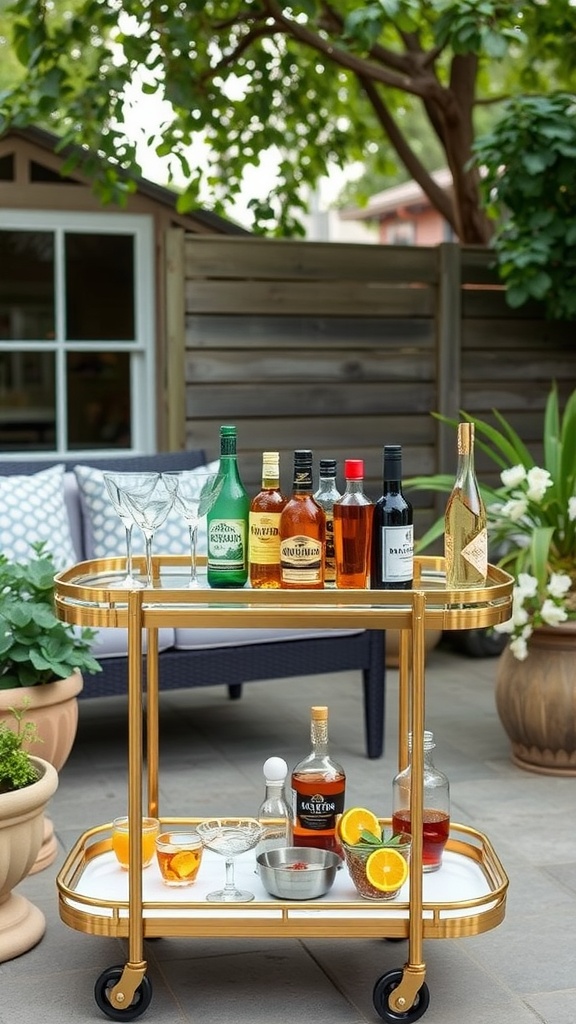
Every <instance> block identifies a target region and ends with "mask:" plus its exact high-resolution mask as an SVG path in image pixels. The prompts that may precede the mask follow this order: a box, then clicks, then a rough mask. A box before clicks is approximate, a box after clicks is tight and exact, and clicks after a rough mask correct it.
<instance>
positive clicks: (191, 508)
mask: <svg viewBox="0 0 576 1024" xmlns="http://www.w3.org/2000/svg"><path fill="white" fill-rule="evenodd" d="M162 480H163V481H164V483H165V484H166V487H167V488H168V490H169V491H170V492H171V494H173V495H174V509H175V510H176V512H177V513H178V515H180V516H182V519H184V521H185V522H186V523H187V524H188V530H189V532H190V578H189V581H188V586H189V587H190V588H196V587H198V586H199V583H198V576H197V572H196V541H197V537H198V523H199V522H200V519H201V518H202V516H205V515H206V513H207V512H209V511H210V509H211V508H212V506H213V504H214V502H215V501H216V498H217V497H218V495H219V494H220V490H221V488H222V483H223V481H222V480H219V481H218V483H216V481H217V480H218V474H217V473H215V472H214V473H211V472H209V471H207V472H205V473H203V472H199V471H198V470H197V469H194V470H192V469H183V470H180V471H174V472H168V473H162Z"/></svg>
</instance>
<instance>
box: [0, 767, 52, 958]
mask: <svg viewBox="0 0 576 1024" xmlns="http://www.w3.org/2000/svg"><path fill="white" fill-rule="evenodd" d="M32 760H33V761H34V763H35V764H36V765H37V766H38V768H39V769H40V771H41V772H42V774H41V777H40V779H39V780H38V782H34V783H33V784H32V785H31V786H26V787H25V788H24V789H17V790H15V791H14V792H13V793H0V963H3V962H4V961H5V960H12V959H13V958H14V957H16V956H20V954H21V953H25V952H26V951H27V950H29V949H32V947H33V946H35V945H36V943H37V942H39V941H40V939H41V938H42V936H43V935H44V932H45V930H46V920H45V918H44V915H43V914H42V912H41V911H40V910H39V909H38V908H37V907H35V906H34V904H33V903H31V902H30V901H29V900H28V899H26V897H24V896H22V895H20V894H19V893H13V892H12V889H13V888H14V887H15V886H17V885H18V884H19V883H20V882H21V881H22V879H24V878H25V877H26V875H28V874H29V873H30V870H31V868H32V866H33V864H34V862H35V860H36V857H37V855H38V851H39V850H40V847H41V845H42V838H43V832H44V824H43V818H44V809H45V807H46V804H47V803H48V801H49V799H50V797H52V796H53V795H54V793H55V792H56V789H57V788H58V773H57V771H56V769H55V768H54V766H53V765H51V764H50V763H49V762H48V761H45V760H43V759H42V758H40V757H33V759H32Z"/></svg>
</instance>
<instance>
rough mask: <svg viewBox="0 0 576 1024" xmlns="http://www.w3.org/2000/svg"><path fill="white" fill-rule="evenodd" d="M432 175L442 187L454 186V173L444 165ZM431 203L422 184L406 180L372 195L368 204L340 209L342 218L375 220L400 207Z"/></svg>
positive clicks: (447, 188) (445, 188) (446, 189)
mask: <svg viewBox="0 0 576 1024" xmlns="http://www.w3.org/2000/svg"><path fill="white" fill-rule="evenodd" d="M431 177H432V178H433V179H434V181H435V182H436V184H437V185H439V186H440V188H442V189H444V190H445V191H448V190H449V189H450V187H451V186H452V174H451V173H450V171H449V170H448V168H446V167H444V168H442V169H441V170H439V171H432V174H431ZM422 204H425V205H429V204H430V200H429V199H428V197H427V195H426V194H425V192H423V190H422V189H421V188H420V185H418V184H417V182H415V181H404V182H403V183H402V184H401V185H394V186H393V187H392V188H386V189H384V190H383V191H382V192H376V193H375V194H374V195H373V196H370V198H369V200H368V202H367V204H366V206H363V207H351V208H348V209H345V210H341V211H340V216H341V218H342V220H373V219H376V218H379V217H382V216H383V215H384V214H386V213H392V212H393V211H395V210H397V209H398V208H407V207H414V206H420V205H422Z"/></svg>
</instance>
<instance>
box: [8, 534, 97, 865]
mask: <svg viewBox="0 0 576 1024" xmlns="http://www.w3.org/2000/svg"><path fill="white" fill-rule="evenodd" d="M32 549H33V555H32V557H31V558H30V559H29V561H27V562H11V561H9V560H8V559H7V558H6V557H5V556H4V555H1V554H0V720H1V719H2V718H4V719H6V718H7V717H9V716H10V714H11V708H12V707H13V705H14V704H15V703H16V702H22V700H25V701H26V704H27V707H28V714H29V718H30V720H31V721H33V722H35V724H36V727H37V730H38V734H39V736H40V738H41V740H42V742H43V744H44V747H43V753H44V754H45V757H46V760H47V761H50V763H51V764H53V765H54V767H55V768H56V769H57V770H58V771H60V770H61V768H62V767H63V766H64V764H65V763H66V760H67V758H68V755H69V754H70V751H71V749H72V744H73V742H74V738H75V736H76V730H77V725H78V701H77V697H78V694H79V693H80V691H81V689H82V686H83V679H82V674H81V673H82V671H85V672H99V671H100V665H99V664H98V662H97V661H96V660H95V658H94V657H93V655H92V653H91V648H92V641H93V639H94V636H95V632H94V630H92V629H86V628H85V629H82V630H78V629H76V628H75V627H74V626H72V625H69V624H67V623H64V622H62V621H61V620H60V619H58V617H57V616H56V615H55V613H54V574H55V571H56V570H55V565H54V561H53V559H52V556H51V555H50V554H49V553H48V552H47V551H46V549H45V545H44V544H42V543H38V544H33V545H32ZM45 827H46V836H45V843H44V846H43V848H42V851H41V856H40V858H39V862H38V865H37V867H36V870H39V868H41V867H46V866H47V865H48V864H49V863H51V862H52V861H53V859H54V857H55V856H56V843H55V840H54V838H53V833H52V829H51V825H50V823H49V822H48V821H46V825H45Z"/></svg>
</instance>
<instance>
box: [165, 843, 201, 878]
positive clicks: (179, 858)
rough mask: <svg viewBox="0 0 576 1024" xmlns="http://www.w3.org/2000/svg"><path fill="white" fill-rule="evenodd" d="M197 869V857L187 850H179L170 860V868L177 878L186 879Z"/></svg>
mask: <svg viewBox="0 0 576 1024" xmlns="http://www.w3.org/2000/svg"><path fill="white" fill-rule="evenodd" d="M197 867H198V857H197V856H196V854H194V853H190V851H189V850H181V851H180V852H179V853H175V854H174V856H173V857H171V859H170V868H171V870H172V871H174V872H176V876H177V877H178V878H188V875H191V874H192V872H193V871H195V870H196V868H197Z"/></svg>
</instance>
